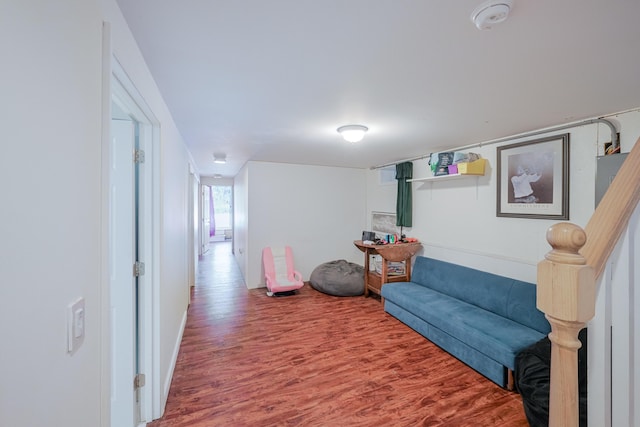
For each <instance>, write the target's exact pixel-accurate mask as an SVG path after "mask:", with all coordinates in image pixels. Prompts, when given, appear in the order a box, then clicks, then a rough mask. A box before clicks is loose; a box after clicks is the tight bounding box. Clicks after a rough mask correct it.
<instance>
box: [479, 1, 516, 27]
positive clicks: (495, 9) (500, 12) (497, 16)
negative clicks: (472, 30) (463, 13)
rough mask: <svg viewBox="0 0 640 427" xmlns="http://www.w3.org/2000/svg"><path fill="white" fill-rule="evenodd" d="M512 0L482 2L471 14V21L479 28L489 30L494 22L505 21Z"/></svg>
mask: <svg viewBox="0 0 640 427" xmlns="http://www.w3.org/2000/svg"><path fill="white" fill-rule="evenodd" d="M512 4H513V1H512V0H491V1H487V2H484V3H482V4H481V5H480V6H478V7H476V9H475V10H474V11H473V13H472V14H471V21H472V22H473V23H474V24H475V26H476V27H478V29H479V30H489V29H491V27H492V26H493V25H494V24H499V23H501V22H503V21H506V19H507V17H509V11H510V10H511V6H512Z"/></svg>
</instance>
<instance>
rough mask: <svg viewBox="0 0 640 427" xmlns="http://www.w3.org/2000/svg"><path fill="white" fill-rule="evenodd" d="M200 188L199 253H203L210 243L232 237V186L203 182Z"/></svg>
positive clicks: (227, 239)
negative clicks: (200, 230) (200, 224)
mask: <svg viewBox="0 0 640 427" xmlns="http://www.w3.org/2000/svg"><path fill="white" fill-rule="evenodd" d="M201 188H202V191H201V201H202V202H201V203H202V204H201V207H202V209H201V212H202V232H201V235H202V238H201V243H202V252H201V254H204V253H205V252H206V251H207V250H208V249H209V245H210V244H214V243H217V242H227V241H231V240H232V239H233V186H231V185H216V184H203V185H202V187H201Z"/></svg>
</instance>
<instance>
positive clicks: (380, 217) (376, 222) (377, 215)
mask: <svg viewBox="0 0 640 427" xmlns="http://www.w3.org/2000/svg"><path fill="white" fill-rule="evenodd" d="M371 230H372V231H373V232H374V233H376V235H377V237H378V238H382V237H384V236H386V235H387V234H398V235H400V227H399V226H397V225H396V214H394V213H390V212H371Z"/></svg>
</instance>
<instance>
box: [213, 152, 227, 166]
mask: <svg viewBox="0 0 640 427" xmlns="http://www.w3.org/2000/svg"><path fill="white" fill-rule="evenodd" d="M213 163H219V164H221V165H223V164H225V163H227V156H226V154H214V155H213Z"/></svg>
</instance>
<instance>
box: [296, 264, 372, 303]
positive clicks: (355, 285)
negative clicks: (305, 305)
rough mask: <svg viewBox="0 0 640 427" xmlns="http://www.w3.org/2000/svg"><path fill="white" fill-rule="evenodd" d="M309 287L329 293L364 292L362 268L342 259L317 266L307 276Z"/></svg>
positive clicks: (348, 294)
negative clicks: (308, 276) (309, 275)
mask: <svg viewBox="0 0 640 427" xmlns="http://www.w3.org/2000/svg"><path fill="white" fill-rule="evenodd" d="M309 283H310V284H311V287H312V288H313V289H315V290H317V291H320V292H322V293H325V294H329V295H336V296H339V297H352V296H356V295H362V294H363V293H364V268H363V267H362V266H361V265H358V264H354V263H352V262H347V261H345V260H343V259H340V260H337V261H329V262H325V263H324V264H320V265H319V266H317V267H316V268H315V269H314V270H313V272H312V273H311V277H310V278H309Z"/></svg>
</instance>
